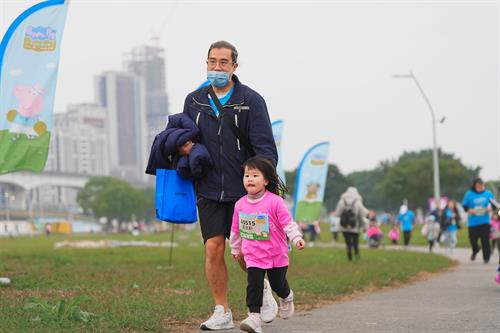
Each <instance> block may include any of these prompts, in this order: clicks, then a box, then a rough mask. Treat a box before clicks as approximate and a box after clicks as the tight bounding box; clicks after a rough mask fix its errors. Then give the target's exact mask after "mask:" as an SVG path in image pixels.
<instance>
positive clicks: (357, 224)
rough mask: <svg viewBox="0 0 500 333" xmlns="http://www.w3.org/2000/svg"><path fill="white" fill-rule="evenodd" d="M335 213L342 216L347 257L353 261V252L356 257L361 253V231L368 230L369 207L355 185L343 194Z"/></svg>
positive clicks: (341, 224) (341, 229)
mask: <svg viewBox="0 0 500 333" xmlns="http://www.w3.org/2000/svg"><path fill="white" fill-rule="evenodd" d="M335 214H336V216H337V217H339V218H340V231H341V232H342V234H343V236H344V239H345V243H346V248H347V259H348V260H349V261H352V259H353V257H352V252H353V251H354V256H355V258H356V259H360V254H359V233H360V232H363V231H364V230H366V226H367V222H366V217H367V216H368V209H366V207H365V206H364V205H363V198H362V197H361V195H360V194H359V192H358V190H357V189H356V188H355V187H352V186H351V187H349V188H347V190H346V191H345V192H344V193H343V194H342V195H341V197H340V200H339V202H338V203H337V208H336V209H335Z"/></svg>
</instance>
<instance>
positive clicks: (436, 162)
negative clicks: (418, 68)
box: [393, 72, 441, 208]
mask: <svg viewBox="0 0 500 333" xmlns="http://www.w3.org/2000/svg"><path fill="white" fill-rule="evenodd" d="M393 77H394V78H396V79H412V80H413V82H415V84H416V85H417V88H418V90H419V91H420V94H421V95H422V97H423V98H424V100H425V103H426V104H427V106H428V107H429V110H430V111H431V116H432V143H433V149H432V163H433V171H434V177H433V178H434V202H435V204H436V208H438V205H439V203H440V202H441V190H440V186H439V156H438V150H437V142H436V116H435V114H434V109H433V108H432V105H431V102H430V101H429V99H428V98H427V96H426V95H425V93H424V90H423V89H422V87H421V86H420V83H419V82H418V80H417V78H416V77H415V74H413V72H410V73H409V74H397V75H393Z"/></svg>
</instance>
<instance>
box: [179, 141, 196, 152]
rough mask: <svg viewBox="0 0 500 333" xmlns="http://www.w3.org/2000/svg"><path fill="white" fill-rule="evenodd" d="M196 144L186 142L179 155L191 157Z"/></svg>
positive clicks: (180, 148)
mask: <svg viewBox="0 0 500 333" xmlns="http://www.w3.org/2000/svg"><path fill="white" fill-rule="evenodd" d="M193 146H194V142H193V141H191V140H189V141H186V143H185V144H184V145H182V146H181V147H179V149H178V151H179V155H189V154H190V153H191V150H193Z"/></svg>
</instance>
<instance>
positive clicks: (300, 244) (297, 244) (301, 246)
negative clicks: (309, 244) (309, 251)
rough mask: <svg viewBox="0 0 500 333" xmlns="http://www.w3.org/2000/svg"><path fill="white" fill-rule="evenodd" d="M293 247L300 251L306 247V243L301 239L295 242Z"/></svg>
mask: <svg viewBox="0 0 500 333" xmlns="http://www.w3.org/2000/svg"><path fill="white" fill-rule="evenodd" d="M295 246H296V247H297V249H299V250H302V249H304V247H305V246H306V242H304V240H303V239H301V240H299V241H297V243H295Z"/></svg>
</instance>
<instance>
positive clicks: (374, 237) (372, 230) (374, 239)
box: [366, 210, 384, 248]
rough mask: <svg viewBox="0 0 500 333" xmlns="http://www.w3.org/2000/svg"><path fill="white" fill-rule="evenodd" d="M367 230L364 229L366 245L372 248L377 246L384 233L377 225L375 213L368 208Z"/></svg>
mask: <svg viewBox="0 0 500 333" xmlns="http://www.w3.org/2000/svg"><path fill="white" fill-rule="evenodd" d="M368 220H369V225H368V230H367V231H366V235H367V237H368V246H369V247H372V248H377V247H379V245H380V240H381V239H382V237H384V233H383V232H382V230H381V229H380V227H379V224H378V222H377V219H376V214H375V212H374V211H373V210H370V212H369V213H368Z"/></svg>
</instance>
